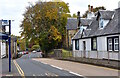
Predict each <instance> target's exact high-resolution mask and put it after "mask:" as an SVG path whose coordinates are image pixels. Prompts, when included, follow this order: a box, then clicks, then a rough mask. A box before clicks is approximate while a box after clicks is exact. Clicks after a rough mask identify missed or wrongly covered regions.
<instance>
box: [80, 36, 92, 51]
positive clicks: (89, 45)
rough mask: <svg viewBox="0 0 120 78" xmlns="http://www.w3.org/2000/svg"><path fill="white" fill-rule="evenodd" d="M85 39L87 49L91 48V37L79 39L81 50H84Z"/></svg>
mask: <svg viewBox="0 0 120 78" xmlns="http://www.w3.org/2000/svg"><path fill="white" fill-rule="evenodd" d="M83 41H85V42H86V51H90V50H91V39H90V38H89V39H80V40H79V50H80V51H83Z"/></svg>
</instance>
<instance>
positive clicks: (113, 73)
mask: <svg viewBox="0 0 120 78" xmlns="http://www.w3.org/2000/svg"><path fill="white" fill-rule="evenodd" d="M32 60H35V61H39V62H41V63H44V64H49V65H53V66H55V67H57V68H61V69H65V70H67V71H71V72H75V73H77V74H80V75H83V76H110V77H109V78H111V77H112V78H117V77H118V76H119V75H120V73H119V72H118V70H117V69H112V68H107V67H101V66H95V65H89V64H83V63H77V62H72V61H64V60H56V59H51V58H33V59H32ZM103 78H104V77H103Z"/></svg>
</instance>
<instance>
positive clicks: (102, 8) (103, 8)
mask: <svg viewBox="0 0 120 78" xmlns="http://www.w3.org/2000/svg"><path fill="white" fill-rule="evenodd" d="M100 9H101V10H106V8H105V7H104V6H100V7H96V8H93V12H94V13H95V12H97V11H99V10H100ZM88 12H89V11H88V10H87V11H86V12H85V13H84V14H83V16H82V17H83V18H86V17H87V14H88Z"/></svg>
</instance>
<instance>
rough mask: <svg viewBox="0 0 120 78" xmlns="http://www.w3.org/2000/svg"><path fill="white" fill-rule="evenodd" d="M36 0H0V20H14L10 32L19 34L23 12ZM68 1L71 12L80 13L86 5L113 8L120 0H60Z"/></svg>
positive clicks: (82, 12)
mask: <svg viewBox="0 0 120 78" xmlns="http://www.w3.org/2000/svg"><path fill="white" fill-rule="evenodd" d="M37 1H38V0H0V20H1V19H3V20H14V21H12V30H11V33H12V34H13V35H16V36H20V33H19V32H20V31H21V28H20V24H21V21H22V20H23V18H24V17H23V15H22V14H23V13H24V12H25V10H26V7H27V6H29V3H30V2H31V3H32V4H35V3H36V2H37ZM44 1H45V0H44ZM62 1H64V2H66V3H69V9H70V12H71V14H73V13H77V12H78V11H80V12H81V15H82V14H84V13H85V11H86V10H87V9H88V5H92V6H93V7H98V6H104V7H105V8H106V9H107V10H114V9H116V8H118V2H119V1H120V0H62Z"/></svg>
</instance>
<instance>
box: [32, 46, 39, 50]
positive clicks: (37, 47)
mask: <svg viewBox="0 0 120 78" xmlns="http://www.w3.org/2000/svg"><path fill="white" fill-rule="evenodd" d="M38 49H40V46H39V45H33V46H32V50H38Z"/></svg>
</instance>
